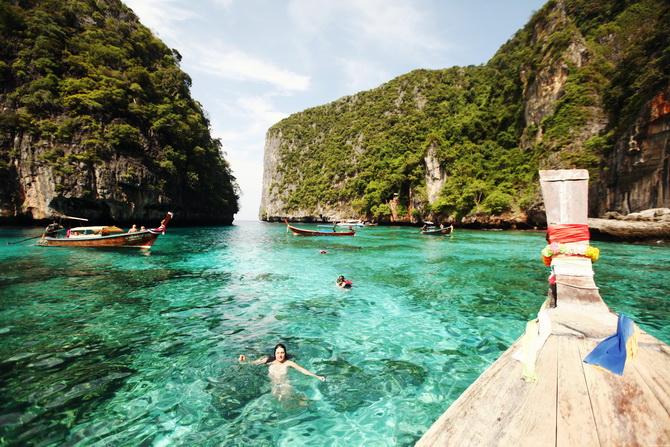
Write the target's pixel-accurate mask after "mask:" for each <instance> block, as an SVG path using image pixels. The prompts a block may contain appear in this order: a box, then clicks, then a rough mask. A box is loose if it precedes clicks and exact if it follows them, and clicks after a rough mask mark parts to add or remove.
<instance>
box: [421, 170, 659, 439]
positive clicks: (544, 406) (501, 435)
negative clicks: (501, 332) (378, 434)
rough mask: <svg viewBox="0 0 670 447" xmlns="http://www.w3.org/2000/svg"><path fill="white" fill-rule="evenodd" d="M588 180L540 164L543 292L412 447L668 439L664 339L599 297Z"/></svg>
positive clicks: (583, 174)
mask: <svg viewBox="0 0 670 447" xmlns="http://www.w3.org/2000/svg"><path fill="white" fill-rule="evenodd" d="M588 185H589V173H588V171H586V170H580V169H574V170H557V171H540V186H541V188H542V195H543V197H544V204H545V209H546V213H547V239H548V242H549V245H547V246H546V247H545V249H544V250H542V259H543V261H544V263H545V265H547V266H548V267H550V268H551V271H552V273H551V275H550V277H549V290H548V293H547V298H546V300H545V301H544V304H543V305H542V306H541V307H540V310H539V312H538V314H537V318H536V319H533V320H531V321H529V322H528V323H527V324H526V333H525V334H524V335H523V336H521V337H520V338H519V339H518V340H517V341H516V342H515V343H514V344H513V345H512V346H510V347H509V349H508V350H507V351H505V352H504V353H503V354H502V355H501V357H500V358H499V359H498V360H496V361H495V362H494V363H493V364H492V365H491V366H490V368H489V369H487V370H486V371H484V373H483V374H482V375H481V376H480V377H479V379H477V380H476V381H475V382H474V383H473V384H472V385H470V387H468V388H467V389H466V390H465V391H464V392H463V394H461V396H460V397H458V399H456V401H455V402H454V403H453V404H452V405H451V406H450V407H449V408H448V409H447V410H446V411H445V413H444V414H443V415H442V416H441V417H440V418H439V419H438V420H437V421H436V422H435V423H434V424H433V425H432V427H431V428H430V429H429V430H428V431H427V432H426V433H425V434H424V435H423V437H421V439H420V440H419V441H418V442H417V444H416V447H438V446H439V447H445V446H463V445H477V446H479V445H486V446H489V445H491V446H494V445H495V446H508V445H511V446H515V447H525V446H539V445H541V446H652V445H670V375H669V374H668V371H669V370H670V346H668V345H667V344H665V343H663V342H661V341H660V340H658V339H656V338H654V337H653V336H651V335H649V334H648V333H646V332H645V331H643V330H641V329H640V328H638V327H637V325H636V324H635V323H634V322H633V321H632V320H631V319H629V318H628V317H626V316H625V315H621V314H618V315H617V314H616V313H614V312H613V311H612V310H611V309H610V308H609V306H607V304H605V301H604V300H603V299H602V297H601V296H600V293H599V289H598V287H597V286H596V284H595V281H594V272H593V267H592V263H593V262H594V261H596V260H597V259H598V256H599V250H597V249H596V248H594V247H591V246H590V245H589V243H590V233H589V229H588V216H587V214H588V213H587V208H588V207H587V205H588V187H589V186H588ZM538 251H539V250H538ZM538 258H539V256H538Z"/></svg>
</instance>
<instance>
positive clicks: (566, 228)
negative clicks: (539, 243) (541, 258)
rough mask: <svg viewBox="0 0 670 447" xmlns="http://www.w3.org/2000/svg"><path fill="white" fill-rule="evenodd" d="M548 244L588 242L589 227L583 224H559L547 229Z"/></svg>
mask: <svg viewBox="0 0 670 447" xmlns="http://www.w3.org/2000/svg"><path fill="white" fill-rule="evenodd" d="M547 236H548V238H549V243H550V244H553V243H554V242H557V243H560V244H568V243H570V242H580V241H588V240H589V239H591V237H590V234H589V226H588V225H584V224H560V225H549V226H548V227H547Z"/></svg>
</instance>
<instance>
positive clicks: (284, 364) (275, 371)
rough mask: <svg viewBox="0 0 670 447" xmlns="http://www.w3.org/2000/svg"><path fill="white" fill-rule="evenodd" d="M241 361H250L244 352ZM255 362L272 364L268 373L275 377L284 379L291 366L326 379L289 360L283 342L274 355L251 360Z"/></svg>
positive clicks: (324, 379)
mask: <svg viewBox="0 0 670 447" xmlns="http://www.w3.org/2000/svg"><path fill="white" fill-rule="evenodd" d="M238 360H239V361H240V362H248V360H247V358H246V357H245V355H244V354H241V355H240V356H239V358H238ZM249 363H253V364H256V365H258V364H260V363H267V364H269V365H270V369H269V371H268V374H269V375H270V377H272V378H273V380H274V379H283V378H285V377H286V376H287V375H288V369H289V368H295V369H297V370H298V371H300V372H301V373H303V374H305V375H307V376H312V377H316V378H317V379H319V380H320V381H322V382H325V381H326V378H325V377H323V376H317V375H316V374H313V373H311V372H309V371H307V370H306V369H305V368H303V367H302V366H300V365H298V364H297V363H295V362H294V361H293V360H288V359H287V354H286V346H284V345H283V344H281V343H280V344H278V345H277V346H275V349H274V357H261V358H260V359H258V360H254V361H253V362H249Z"/></svg>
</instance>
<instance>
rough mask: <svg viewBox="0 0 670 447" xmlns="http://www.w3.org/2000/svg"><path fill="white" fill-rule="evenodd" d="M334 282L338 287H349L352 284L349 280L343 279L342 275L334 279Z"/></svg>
mask: <svg viewBox="0 0 670 447" xmlns="http://www.w3.org/2000/svg"><path fill="white" fill-rule="evenodd" d="M335 284H337V285H338V287H346V288H349V287H351V286H352V285H353V283H352V282H351V281H348V280H346V279H344V276H342V275H340V276H339V277H338V278H337V280H336V281H335Z"/></svg>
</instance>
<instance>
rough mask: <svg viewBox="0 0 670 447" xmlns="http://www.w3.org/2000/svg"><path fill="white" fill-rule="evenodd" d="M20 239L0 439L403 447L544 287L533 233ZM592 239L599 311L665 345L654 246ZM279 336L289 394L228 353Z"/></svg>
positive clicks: (1, 249)
mask: <svg viewBox="0 0 670 447" xmlns="http://www.w3.org/2000/svg"><path fill="white" fill-rule="evenodd" d="M301 226H303V227H310V225H301ZM37 233H39V230H32V231H31V230H26V229H21V230H20V229H7V228H0V395H1V396H2V398H1V399H0V444H3V443H4V444H7V445H44V446H48V445H59V446H60V445H73V446H108V445H115V446H174V445H185V446H186V445H187V446H235V445H253V446H263V445H267V446H300V445H306V446H359V445H360V446H363V445H365V446H396V445H398V446H404V445H413V444H414V443H415V442H416V441H417V440H418V439H419V437H420V436H421V435H422V434H423V433H424V432H425V430H427V429H428V427H429V426H430V425H431V424H432V423H433V422H434V421H435V420H436V419H437V418H438V417H439V416H440V415H441V414H442V412H444V410H446V408H447V407H448V406H449V404H451V403H452V402H453V401H454V400H455V399H456V398H457V397H458V396H459V395H460V394H461V393H462V392H463V391H464V390H465V388H467V386H468V385H469V384H470V383H472V382H473V381H474V380H475V379H476V378H477V377H478V376H479V374H480V373H481V372H483V371H484V370H485V369H486V368H487V367H488V366H489V365H490V364H491V363H492V362H493V361H494V360H495V359H496V358H498V356H499V355H500V354H501V353H502V352H503V351H504V350H505V349H506V348H507V347H508V346H509V345H510V344H511V343H513V342H514V341H515V340H516V339H517V338H518V337H519V336H520V335H521V334H522V333H523V330H524V327H525V322H526V321H527V320H529V319H531V318H534V317H535V316H536V314H537V311H538V309H539V307H540V305H541V304H542V302H543V301H544V298H545V296H546V292H547V282H546V277H547V274H548V272H547V270H546V268H545V267H544V266H543V265H542V262H541V259H540V251H541V250H542V248H543V247H544V245H545V242H544V233H542V232H483V231H465V230H457V231H456V232H455V233H454V235H453V236H452V237H427V236H422V235H420V234H419V233H418V230H417V229H413V228H400V227H377V228H366V229H364V230H361V231H360V232H359V233H358V234H357V235H356V236H355V237H353V238H347V237H343V238H323V237H320V238H304V237H295V236H293V235H291V234H287V233H286V231H285V227H284V226H283V225H278V224H264V223H260V222H241V223H238V224H237V225H235V226H234V227H228V228H188V229H175V228H169V229H168V232H167V234H166V235H165V236H161V238H160V239H159V240H158V242H157V243H156V245H155V246H154V248H153V249H152V250H151V251H150V252H146V253H143V252H135V251H132V252H131V251H103V250H69V249H64V248H54V247H36V246H32V245H28V244H29V243H30V242H31V241H28V242H25V243H23V244H17V245H10V246H7V245H6V242H7V241H16V240H18V239H20V238H25V237H29V236H32V235H34V234H37ZM593 245H595V246H597V247H599V248H600V249H601V259H600V260H599V261H598V262H597V263H596V264H595V265H594V269H595V271H596V283H597V284H598V286H599V287H600V288H601V291H600V292H601V295H602V296H603V298H604V299H605V301H606V302H607V303H608V305H609V306H610V307H611V308H612V309H613V310H614V311H616V312H621V313H625V314H626V315H628V316H630V317H631V318H633V319H634V320H635V321H637V322H638V324H639V325H640V326H641V327H642V328H643V329H644V330H646V331H648V332H650V333H651V334H652V335H654V336H656V337H658V338H659V339H661V340H663V341H665V342H666V343H667V342H670V323H669V322H668V321H669V318H668V317H669V316H670V306H669V305H668V304H669V301H670V298H669V294H668V291H669V290H670V286H668V284H669V281H670V248H669V247H667V246H649V245H626V244H613V243H603V242H594V244H593ZM321 250H326V251H327V252H328V253H326V254H321V253H320V251H321ZM340 274H342V275H345V276H346V277H347V278H348V279H350V280H352V281H353V282H354V287H353V288H352V289H351V290H343V289H339V288H337V287H336V286H335V285H334V282H335V278H336V277H337V276H338V275H340ZM279 342H283V343H285V344H286V345H287V347H288V351H289V354H292V355H293V359H294V360H295V361H296V362H297V363H298V364H300V365H301V366H304V367H305V368H307V369H309V370H310V371H312V372H314V373H317V374H319V375H324V376H326V377H327V381H326V382H325V383H322V382H320V381H318V380H316V379H314V378H312V377H307V376H304V375H302V374H300V373H298V372H296V371H291V373H290V379H291V383H292V387H293V392H294V394H295V396H296V399H295V400H292V401H289V402H288V404H285V403H284V402H279V401H277V400H276V399H275V398H274V397H273V395H272V393H271V392H270V389H271V384H270V380H269V379H268V377H267V367H265V366H259V365H247V364H239V363H238V362H237V356H238V355H239V354H245V355H246V356H247V357H250V358H257V357H260V356H262V355H267V354H270V351H271V349H272V347H273V346H274V345H275V344H276V343H279ZM300 402H302V403H303V404H306V405H301V404H300Z"/></svg>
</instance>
